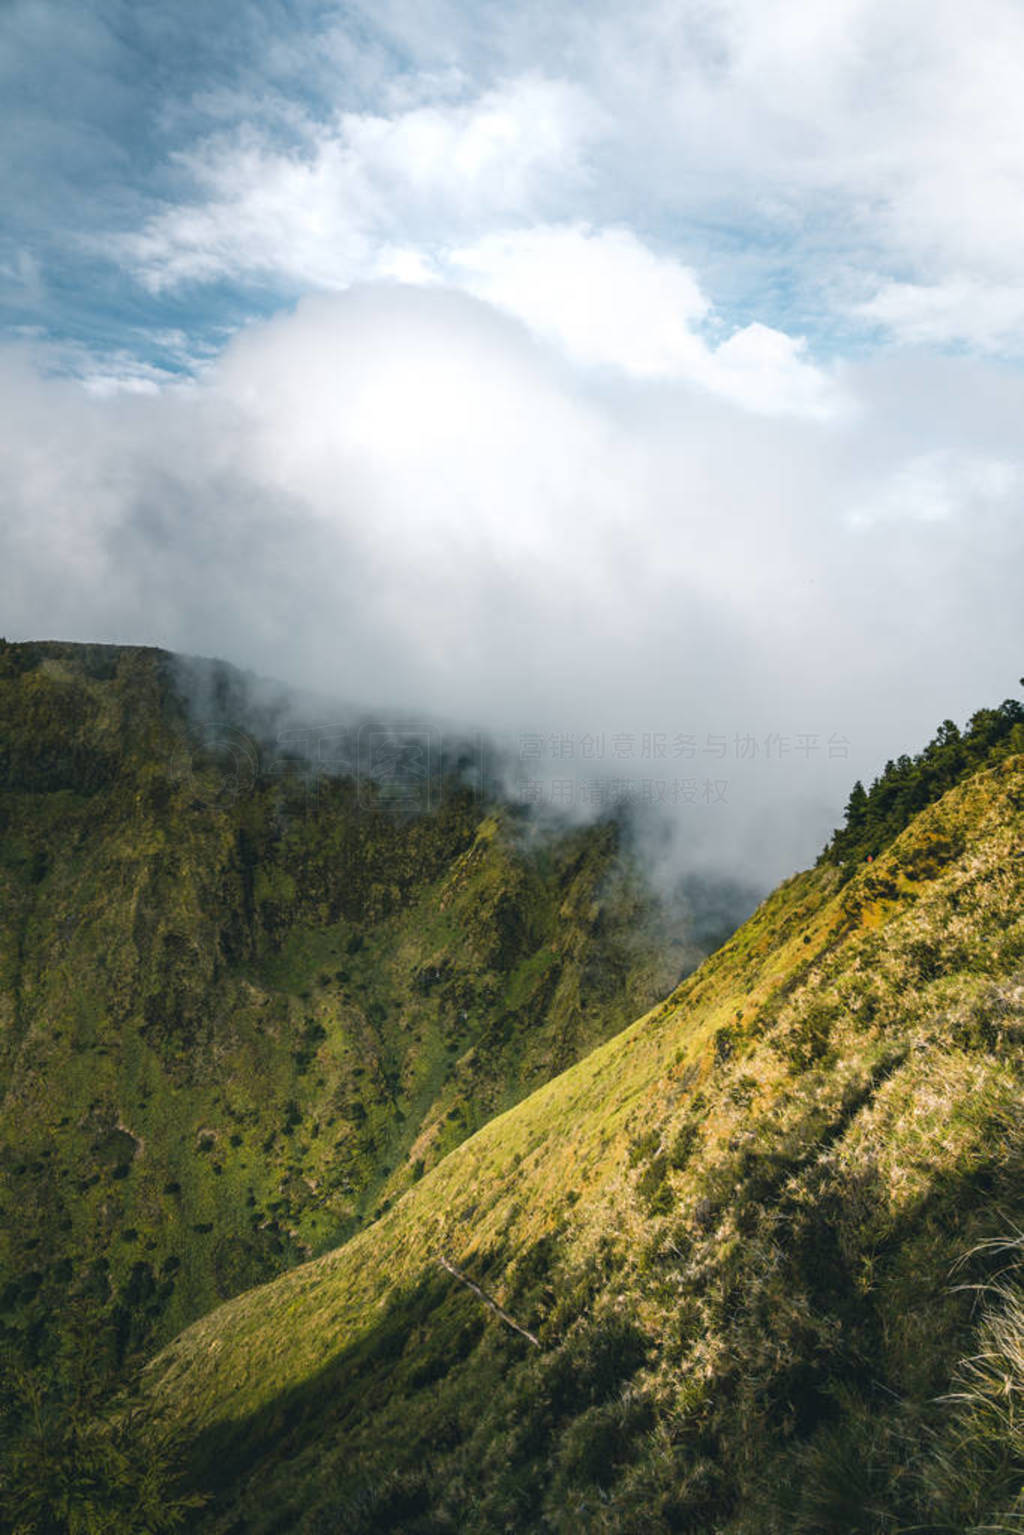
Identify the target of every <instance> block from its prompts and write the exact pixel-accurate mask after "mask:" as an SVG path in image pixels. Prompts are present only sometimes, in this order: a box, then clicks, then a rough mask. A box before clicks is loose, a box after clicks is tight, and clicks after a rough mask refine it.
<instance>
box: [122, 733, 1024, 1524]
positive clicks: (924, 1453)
mask: <svg viewBox="0 0 1024 1535" xmlns="http://www.w3.org/2000/svg"><path fill="white" fill-rule="evenodd" d="M1022 810H1024V759H1022V758H1021V757H1012V758H1009V759H1008V760H1006V761H1004V762H1002V763H1000V764H998V765H997V766H995V767H993V768H992V769H990V770H988V771H984V772H981V773H979V774H978V775H976V776H975V777H973V778H971V779H969V780H968V781H967V782H965V783H964V784H962V785H960V786H959V787H957V788H955V789H954V790H952V791H951V792H950V793H949V794H947V795H946V796H945V797H944V798H943V799H942V800H941V801H939V802H938V803H937V804H935V805H933V806H931V807H930V808H928V809H927V810H925V811H924V812H923V813H922V814H920V815H919V816H918V817H917V818H916V819H915V820H914V821H913V822H912V823H911V824H910V826H909V827H908V828H907V829H906V830H905V831H904V832H903V833H902V835H901V836H900V837H899V838H898V839H897V840H896V841H895V843H893V845H892V846H891V847H890V848H889V849H888V850H887V851H886V853H885V854H884V856H882V857H880V858H879V859H877V860H876V861H875V862H874V863H873V864H872V865H871V866H870V867H862V868H861V870H860V872H859V873H857V874H855V875H854V877H853V878H852V879H850V880H849V881H848V882H847V883H846V884H842V885H841V883H840V876H839V873H838V871H836V870H835V869H831V868H829V867H827V866H820V867H819V868H817V869H815V870H813V871H811V872H808V873H804V874H801V875H798V876H796V877H795V878H793V879H791V880H790V881H788V882H786V883H785V884H784V885H782V886H781V887H780V888H779V889H778V890H777V891H776V892H775V894H774V895H773V896H771V897H770V899H769V900H767V901H766V902H765V903H764V905H763V906H762V907H761V908H760V909H759V911H758V912H757V913H756V914H755V916H754V917H753V918H752V919H751V920H750V921H749V922H748V923H747V924H746V925H745V926H744V927H743V928H742V929H740V931H739V932H738V933H737V934H736V935H735V936H734V938H733V939H732V940H731V941H730V942H729V943H728V944H727V945H726V946H725V947H724V948H722V949H721V950H720V951H718V952H717V953H716V954H715V955H713V956H712V957H711V958H710V959H709V960H707V961H706V962H705V963H704V965H703V966H702V967H701V968H700V970H699V971H698V972H697V973H696V974H695V975H693V976H691V977H690V978H689V979H688V980H686V981H685V982H684V983H683V984H682V985H680V986H679V987H678V988H677V989H676V990H675V992H673V993H672V995H671V996H670V997H669V999H668V1000H667V1001H666V1002H665V1003H663V1004H661V1005H659V1006H658V1007H656V1008H655V1009H654V1010H653V1011H651V1012H649V1013H648V1014H646V1015H645V1016H644V1017H642V1018H641V1019H640V1020H639V1021H638V1022H636V1023H634V1024H633V1025H632V1026H631V1027H630V1028H628V1029H626V1030H625V1032H624V1033H622V1034H621V1035H619V1036H618V1037H616V1038H614V1039H612V1040H610V1041H609V1042H608V1043H606V1044H604V1045H602V1046H600V1047H599V1048H597V1049H596V1050H595V1051H593V1053H592V1054H590V1055H589V1056H587V1057H586V1058H585V1059H583V1060H581V1061H580V1062H579V1063H578V1064H576V1065H575V1066H573V1067H571V1068H570V1069H569V1070H568V1071H566V1072H565V1073H564V1074H563V1075H561V1076H559V1077H558V1078H556V1079H555V1080H553V1081H551V1082H549V1083H547V1084H546V1085H545V1086H543V1087H541V1088H540V1089H539V1090H538V1091H537V1092H535V1093H534V1094H533V1095H532V1096H531V1097H529V1098H528V1099H527V1100H526V1101H525V1102H522V1103H520V1104H519V1105H518V1106H517V1107H515V1108H514V1109H512V1110H511V1111H510V1112H508V1113H506V1114H504V1115H503V1116H501V1117H500V1118H498V1119H495V1120H494V1121H492V1122H491V1123H490V1124H488V1125H486V1126H485V1127H484V1128H483V1129H481V1130H480V1131H479V1132H478V1133H477V1134H475V1135H474V1136H472V1137H471V1138H470V1139H468V1140H467V1141H465V1142H464V1143H463V1144H462V1145H460V1146H459V1147H458V1148H457V1149H455V1150H454V1151H453V1152H451V1153H450V1154H449V1155H448V1156H447V1157H446V1158H445V1159H444V1160H443V1161H442V1162H441V1163H440V1164H439V1165H437V1166H436V1167H435V1168H434V1169H433V1170H432V1171H431V1172H430V1173H429V1174H428V1175H427V1176H426V1177H424V1178H423V1179H422V1181H421V1182H420V1183H418V1184H417V1186H416V1187H415V1188H413V1189H411V1190H410V1191H408V1192H407V1193H406V1194H405V1195H404V1197H403V1198H401V1199H400V1200H399V1201H398V1203H397V1204H396V1205H395V1206H394V1207H393V1208H391V1209H390V1210H388V1211H387V1213H386V1214H384V1216H383V1217H382V1218H381V1219H380V1220H378V1221H377V1222H376V1223H375V1224H374V1225H372V1226H371V1227H369V1228H367V1229H365V1230H363V1231H361V1232H360V1233H359V1234H357V1235H356V1236H355V1237H354V1238H353V1239H352V1240H351V1241H349V1242H348V1243H347V1244H346V1245H345V1246H343V1247H341V1248H340V1249H339V1250H337V1251H335V1252H331V1253H329V1254H326V1255H325V1256H323V1257H322V1258H320V1259H318V1260H317V1261H315V1262H312V1263H309V1264H305V1265H303V1266H301V1267H299V1268H297V1269H295V1270H293V1271H292V1272H291V1273H289V1274H287V1275H286V1276H284V1277H283V1278H281V1279H279V1280H276V1281H275V1282H274V1283H272V1284H270V1285H268V1286H266V1287H263V1288H260V1289H256V1290H254V1291H251V1292H250V1293H248V1294H245V1295H242V1296H240V1297H238V1298H237V1299H236V1300H234V1301H232V1302H231V1303H229V1304H228V1305H226V1306H224V1307H221V1308H220V1309H219V1310H217V1311H215V1312H213V1313H212V1314H211V1315H209V1316H207V1317H204V1318H203V1319H202V1320H201V1321H199V1322H198V1323H196V1324H195V1325H194V1326H193V1327H191V1328H190V1329H189V1330H188V1331H187V1332H186V1333H184V1334H183V1335H182V1336H181V1337H179V1338H178V1339H176V1340H175V1342H174V1343H173V1344H172V1345H171V1346H170V1347H169V1348H168V1349H166V1350H165V1351H164V1353H163V1354H162V1355H161V1356H160V1357H159V1358H158V1359H157V1360H156V1361H155V1363H154V1365H153V1367H152V1371H151V1380H152V1390H153V1393H154V1395H155V1397H156V1398H157V1399H158V1400H160V1401H161V1402H163V1403H164V1404H166V1405H168V1406H169V1407H170V1408H171V1410H172V1412H173V1413H174V1414H175V1415H176V1416H177V1418H178V1419H179V1420H180V1421H182V1422H184V1423H185V1424H187V1425H188V1426H189V1429H190V1432H192V1433H193V1434H194V1435H195V1436H196V1441H195V1456H194V1464H195V1466H196V1468H197V1475H198V1476H199V1478H200V1480H205V1482H206V1484H207V1485H208V1486H211V1487H213V1488H214V1489H215V1491H216V1493H217V1498H216V1500H215V1502H214V1504H213V1505H212V1508H211V1511H210V1513H209V1514H208V1516H207V1517H208V1524H209V1527H210V1528H216V1529H218V1530H223V1531H228V1530H231V1531H242V1530H244V1531H246V1532H252V1535H261V1532H267V1535H269V1532H270V1531H272V1530H273V1531H284V1530H289V1531H290V1530H296V1531H299V1530H301V1531H327V1530H336V1529H339V1528H340V1529H345V1530H346V1531H352V1532H358V1531H366V1532H367V1535H369V1532H371V1531H372V1532H374V1535H377V1532H382V1531H386V1530H402V1531H406V1532H413V1531H423V1532H426V1531H440V1530H459V1531H481V1532H484V1531H491V1530H501V1529H514V1530H533V1529H537V1530H541V1529H545V1530H558V1531H566V1532H568V1531H575V1530H578V1529H580V1528H581V1527H582V1528H587V1529H597V1530H609V1531H610V1530H615V1531H627V1530H630V1531H633V1530H635V1531H641V1530H642V1531H659V1530H692V1531H704V1530H706V1531H711V1530H729V1531H734V1532H740V1531H747V1532H751V1535H752V1532H754V1531H758V1532H765V1531H774V1530H778V1531H791V1530H819V1531H832V1530H834V1531H836V1532H838V1531H851V1530H858V1529H863V1530H895V1529H896V1528H899V1527H902V1526H904V1525H909V1524H913V1525H915V1527H917V1528H922V1529H931V1530H935V1531H938V1530H941V1529H956V1530H965V1529H969V1528H975V1527H976V1524H977V1527H980V1523H978V1521H981V1520H983V1519H984V1518H993V1517H997V1516H999V1515H1000V1514H1002V1513H1003V1512H1004V1505H1005V1503H1006V1500H1007V1499H1008V1498H1009V1497H1010V1496H1011V1494H1012V1492H1013V1489H1014V1487H1016V1489H1017V1490H1018V1491H1019V1489H1020V1487H1021V1486H1024V1460H1021V1458H1020V1454H1019V1453H1018V1452H1013V1453H1011V1449H1012V1446H1011V1447H1010V1448H1008V1446H1009V1444H1010V1441H1009V1440H1007V1439H1005V1437H1004V1439H998V1435H997V1436H996V1437H997V1441H998V1442H997V1444H996V1448H995V1449H994V1450H993V1452H992V1455H991V1456H990V1457H989V1458H988V1459H986V1458H985V1454H983V1453H982V1451H981V1450H977V1451H975V1449H974V1448H972V1449H971V1451H970V1453H969V1454H968V1453H965V1452H964V1448H963V1441H962V1439H958V1437H957V1436H958V1434H960V1433H961V1430H962V1428H963V1415H964V1413H965V1412H966V1411H967V1408H965V1407H964V1406H963V1404H962V1403H960V1404H959V1405H958V1404H956V1403H949V1402H947V1403H941V1402H937V1401H936V1398H937V1397H939V1396H940V1394H941V1393H943V1392H945V1391H948V1390H949V1388H950V1385H951V1382H954V1381H955V1371H956V1362H957V1360H958V1358H960V1357H961V1355H962V1354H963V1353H964V1351H965V1350H969V1348H970V1346H971V1340H972V1336H973V1331H972V1329H973V1327H974V1325H975V1320H976V1318H975V1315H974V1313H975V1311H976V1307H977V1296H976V1295H973V1294H970V1293H966V1292H963V1291H961V1290H958V1289H956V1287H955V1286H954V1284H953V1281H952V1278H951V1273H952V1267H953V1265H954V1264H955V1263H956V1262H957V1261H958V1260H961V1259H964V1258H965V1255H967V1254H968V1253H969V1252H971V1251H972V1250H974V1249H975V1248H976V1244H978V1243H979V1242H983V1241H985V1240H988V1239H992V1238H996V1237H998V1236H1000V1235H1003V1234H1005V1233H1006V1232H1007V1231H1008V1230H1012V1229H1013V1226H1014V1223H1015V1222H1016V1223H1017V1226H1018V1227H1019V1226H1020V1223H1021V1222H1022V1221H1024V1181H1022V1179H1021V1173H1022V1171H1024V1116H1022V1114H1021V1109H1020V1104H1021V1101H1022V1087H1024V1081H1022V1076H1024V1068H1022V1057H1021V1050H1020V1044H1021V1041H1022V1038H1024V1013H1022V1002H1024V984H1022V980H1024V923H1022V893H1024V890H1022V887H1024V858H1022V857H1021V856H1019V854H1020V852H1021V850H1022V849H1024V817H1022ZM986 1251H987V1250H984V1249H983V1250H981V1251H980V1254H979V1255H977V1256H976V1257H975V1258H974V1259H972V1260H971V1261H970V1262H969V1263H968V1264H967V1267H966V1268H965V1269H964V1270H963V1273H962V1275H961V1277H963V1278H965V1279H968V1280H976V1281H981V1280H984V1279H986V1278H988V1277H990V1275H991V1273H992V1263H993V1262H996V1261H998V1260H995V1259H991V1258H990V1257H986ZM442 1255H446V1256H448V1257H450V1258H451V1259H452V1260H453V1261H454V1262H455V1263H456V1264H457V1265H459V1266H460V1267H461V1268H462V1269H463V1270H464V1271H465V1272H466V1273H467V1274H469V1275H470V1276H472V1277H473V1278H474V1279H475V1280H477V1281H479V1282H480V1283H481V1284H482V1285H484V1286H485V1287H486V1288H487V1289H488V1290H489V1291H490V1292H491V1293H492V1294H493V1295H494V1296H495V1297H496V1298H497V1299H498V1300H499V1301H500V1302H501V1303H502V1304H503V1305H504V1306H505V1307H506V1308H507V1309H508V1311H509V1312H510V1313H511V1314H512V1315H513V1316H515V1317H516V1318H517V1319H518V1320H519V1321H520V1322H521V1323H522V1324H523V1325H525V1326H528V1327H529V1328H531V1329H533V1330H535V1331H536V1332H537V1334H538V1335H539V1338H540V1342H541V1347H540V1348H539V1349H534V1348H533V1347H531V1345H530V1344H529V1343H527V1342H526V1341H525V1340H524V1339H522V1338H521V1337H519V1336H517V1335H516V1334H514V1333H513V1332H512V1331H511V1330H509V1329H508V1328H506V1327H504V1326H503V1325H502V1324H501V1323H500V1322H499V1321H497V1320H496V1319H495V1318H494V1316H493V1315H492V1314H491V1313H490V1312H489V1311H487V1310H486V1309H485V1308H483V1307H482V1306H481V1304H480V1302H479V1300H477V1299H476V1297H475V1296H474V1295H473V1294H471V1293H470V1292H469V1291H468V1290H467V1289H466V1288H465V1287H463V1286H460V1285H459V1284H458V1283H457V1281H455V1280H454V1279H452V1278H451V1276H450V1275H449V1274H447V1273H446V1272H444V1271H443V1270H442V1269H441V1267H440V1265H439V1263H438V1259H439V1257H440V1256H442ZM1020 1386H1024V1381H1021V1382H1020V1385H1019V1386H1018V1387H1016V1388H1015V1389H1020ZM971 1443H972V1445H974V1444H975V1441H973V1440H972V1441H971ZM951 1446H952V1447H956V1446H959V1449H958V1450H957V1451H956V1453H953V1451H952V1450H951ZM1014 1453H1017V1460H1014ZM972 1457H973V1459H972ZM997 1463H998V1464H997ZM246 1475H249V1476H250V1477H251V1480H250V1483H249V1490H248V1491H247V1492H246V1491H243V1490H242V1487H243V1481H244V1477H245V1476H246ZM1015 1478H1016V1480H1014V1479H1015ZM1000 1500H1002V1501H1000Z"/></svg>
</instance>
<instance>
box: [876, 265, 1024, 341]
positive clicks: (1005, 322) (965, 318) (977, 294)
mask: <svg viewBox="0 0 1024 1535" xmlns="http://www.w3.org/2000/svg"><path fill="white" fill-rule="evenodd" d="M857 312H858V313H859V314H860V315H862V316H863V317H864V318H865V319H866V320H868V321H873V322H874V323H876V324H879V325H882V326H884V327H885V328H886V329H887V330H889V331H890V332H891V333H892V334H893V335H894V336H896V337H897V338H898V339H899V340H900V341H903V342H907V343H909V344H910V345H912V346H931V345H938V346H943V345H945V344H946V343H949V342H966V343H969V344H970V345H971V346H973V347H975V348H977V349H978V350H980V351H983V352H1016V351H1019V350H1020V349H1021V347H1022V345H1024V285H1021V284H1004V283H995V282H993V283H988V284H986V283H983V282H979V281H977V280H973V279H967V278H955V277H952V278H950V279H949V280H948V281H945V282H940V283H895V282H894V283H886V284H885V285H884V286H883V287H882V288H880V289H879V291H878V292H877V293H876V294H875V296H874V298H872V299H870V300H869V301H868V302H866V303H863V304H860V305H858V306H857Z"/></svg>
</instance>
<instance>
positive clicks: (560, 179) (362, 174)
mask: <svg viewBox="0 0 1024 1535" xmlns="http://www.w3.org/2000/svg"><path fill="white" fill-rule="evenodd" d="M593 126H594V113H593V110H592V108H591V107H590V106H589V105H588V103H587V101H586V98H585V96H584V95H583V93H582V92H581V91H580V90H579V89H578V88H577V87H575V86H573V85H570V84H567V83H565V82H562V81H558V80H546V79H543V78H539V77H535V76H525V77H523V78H520V79H516V80H511V81H508V82H505V83H504V84H502V85H500V86H499V87H497V88H495V89H493V90H487V91H484V92H482V93H480V94H478V95H477V96H476V97H474V98H473V99H471V100H469V101H466V102H459V103H450V102H445V103H440V104H430V103H427V104H422V105H417V106H412V107H409V108H407V109H405V110H402V111H399V112H397V113H395V114H394V115H393V116H391V117H386V116H380V115H377V114H373V113H366V112H362V113H359V112H344V111H343V112H340V113H339V114H338V115H337V117H336V119H335V120H334V121H333V122H332V123H331V124H330V125H328V126H327V127H326V128H325V127H322V126H321V125H319V124H314V123H312V122H309V123H307V124H306V143H305V146H304V149H303V151H302V152H301V153H300V152H290V153H285V152H283V151H282V150H280V149H276V148H274V147H272V145H271V144H270V143H268V142H267V141H266V140H265V139H264V137H263V136H262V135H261V134H260V133H259V132H257V131H256V130H254V129H252V128H244V127H243V129H242V130H241V131H239V132H238V133H237V134H233V135H232V134H228V135H224V134H220V135H217V136H216V137H214V138H211V139H207V140H204V141H203V142H201V143H200V144H198V145H196V146H195V147H194V148H193V149H191V150H189V151H188V152H182V153H181V154H180V155H179V156H178V159H179V161H180V163H181V164H182V166H183V167H184V168H185V169H187V170H188V171H189V172H190V173H191V175H192V176H193V178H194V180H195V182H196V184H197V186H198V187H199V188H201V190H202V191H203V193H204V194H205V197H204V199H203V200H202V201H196V202H194V203H190V204H184V205H181V206H174V207H171V208H168V209H167V210H166V211H164V212H162V213H160V214H159V215H157V216H156V217H155V218H153V219H151V220H150V222H149V223H148V224H147V226H146V227H145V229H143V230H142V231H141V232H140V233H138V234H135V235H131V236H128V237H124V238H121V239H119V240H118V241H117V242H116V248H117V249H118V250H119V252H120V253H121V255H122V257H123V258H124V259H125V260H126V261H127V262H128V263H129V264H130V265H131V266H132V267H133V269H134V271H135V272H136V274H137V275H138V276H139V277H140V278H141V279H142V280H143V281H144V282H145V283H146V284H147V285H148V286H150V287H151V288H153V289H154V290H160V289H163V288H166V287H172V286H174V285H177V284H180V283H183V282H194V281H204V280H209V279H211V278H214V277H231V278H238V277H243V278H244V277H247V276H252V275H254V274H256V275H268V274H270V275H273V276H275V277H277V278H279V279H281V278H283V279H285V280H287V281H289V282H292V283H297V284H300V285H312V286H315V287H321V288H340V287H346V286H347V285H348V284H349V283H350V282H352V281H353V280H356V279H358V278H359V277H361V276H362V277H365V276H368V275H371V274H372V273H373V272H375V271H376V270H378V268H379V264H380V260H381V255H382V247H384V248H385V251H386V249H387V248H389V247H392V246H397V247H400V248H407V249H408V248H412V249H416V248H417V247H419V246H421V245H422V244H424V243H429V242H430V241H432V240H436V239H438V238H439V237H446V236H447V237H450V236H451V233H452V232H453V231H455V230H458V229H459V228H464V227H469V228H473V227H475V226H476V225H477V224H478V223H479V221H480V220H481V219H483V220H487V219H493V218H494V217H495V216H500V217H501V218H508V217H509V216H517V215H518V216H527V215H529V214H531V213H533V212H535V211H536V210H537V209H538V208H543V207H544V206H545V204H546V202H548V201H549V200H550V199H551V198H552V196H553V195H555V194H557V193H559V192H562V191H564V189H565V187H566V186H567V185H569V184H571V183H572V182H573V180H574V179H575V178H576V177H577V176H578V174H579V159H580V152H581V148H582V145H583V143H584V142H585V140H586V139H587V137H588V136H589V134H590V133H591V132H592V131H593Z"/></svg>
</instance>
